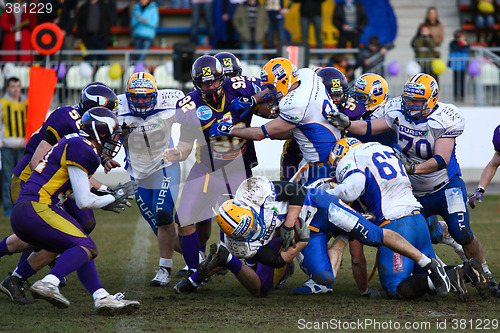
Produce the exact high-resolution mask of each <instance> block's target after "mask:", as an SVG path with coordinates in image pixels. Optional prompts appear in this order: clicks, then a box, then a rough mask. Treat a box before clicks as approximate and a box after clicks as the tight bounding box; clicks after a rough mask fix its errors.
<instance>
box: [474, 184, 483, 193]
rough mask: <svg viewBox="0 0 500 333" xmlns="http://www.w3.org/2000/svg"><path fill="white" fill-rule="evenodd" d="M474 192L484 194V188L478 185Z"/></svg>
mask: <svg viewBox="0 0 500 333" xmlns="http://www.w3.org/2000/svg"><path fill="white" fill-rule="evenodd" d="M476 191H477V192H481V193H483V194H484V187H482V186H481V185H478V187H477V188H476Z"/></svg>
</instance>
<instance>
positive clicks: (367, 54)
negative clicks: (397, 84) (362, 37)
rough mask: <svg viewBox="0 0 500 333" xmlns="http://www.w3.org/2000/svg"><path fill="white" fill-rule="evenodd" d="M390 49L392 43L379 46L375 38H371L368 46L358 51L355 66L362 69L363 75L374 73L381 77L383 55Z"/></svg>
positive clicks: (382, 72) (382, 74)
mask: <svg viewBox="0 0 500 333" xmlns="http://www.w3.org/2000/svg"><path fill="white" fill-rule="evenodd" d="M392 47H393V44H392V43H387V44H385V45H381V44H380V40H379V38H378V37H377V36H371V37H370V40H369V42H368V44H366V45H365V46H364V47H362V48H361V49H360V50H359V53H358V58H357V66H358V67H359V66H361V67H362V68H363V73H375V74H378V75H380V76H382V77H383V76H384V59H385V54H386V53H387V50H388V49H390V48H392Z"/></svg>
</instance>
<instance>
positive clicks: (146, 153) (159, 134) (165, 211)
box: [117, 72, 184, 286]
mask: <svg viewBox="0 0 500 333" xmlns="http://www.w3.org/2000/svg"><path fill="white" fill-rule="evenodd" d="M183 97H184V93H183V92H182V91H180V90H176V89H162V90H158V89H157V86H156V80H155V78H154V77H153V75H151V74H150V73H146V72H137V73H134V74H132V75H131V76H130V78H129V80H128V82H127V89H126V91H125V94H122V95H118V114H117V115H118V121H119V123H120V125H121V126H122V132H123V133H122V140H123V145H124V147H125V153H126V164H125V169H126V170H127V172H128V174H129V175H130V178H131V179H132V180H135V181H136V182H137V184H138V185H139V188H138V190H137V193H136V194H135V199H136V202H137V205H138V206H139V210H140V211H141V215H142V216H143V217H144V219H145V220H146V221H147V222H148V223H149V225H150V226H151V229H152V230H153V232H154V233H155V235H156V236H157V238H158V246H159V253H160V259H159V268H158V271H157V274H156V276H155V277H154V278H153V279H152V280H151V282H150V285H151V286H167V285H168V284H169V283H170V276H171V271H172V265H173V262H172V256H173V252H174V245H175V243H176V239H177V235H176V231H175V225H174V216H173V211H174V204H175V201H176V200H177V194H178V192H179V177H180V167H179V163H177V162H165V161H164V160H163V159H162V154H163V151H164V150H165V147H173V141H172V137H171V129H172V124H173V123H174V122H175V105H176V103H177V101H179V100H180V99H182V98H183Z"/></svg>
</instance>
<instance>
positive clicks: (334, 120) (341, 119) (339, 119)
mask: <svg viewBox="0 0 500 333" xmlns="http://www.w3.org/2000/svg"><path fill="white" fill-rule="evenodd" d="M326 119H327V120H328V122H329V123H330V124H332V125H333V126H335V127H336V128H338V129H341V130H345V129H347V128H348V127H349V126H351V120H350V119H349V117H348V116H346V115H345V114H343V113H342V112H328V114H327V115H326Z"/></svg>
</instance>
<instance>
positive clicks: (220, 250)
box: [197, 243, 229, 280]
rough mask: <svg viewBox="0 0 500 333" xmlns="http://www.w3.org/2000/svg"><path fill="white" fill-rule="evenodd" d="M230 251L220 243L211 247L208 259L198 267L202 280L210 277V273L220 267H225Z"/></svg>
mask: <svg viewBox="0 0 500 333" xmlns="http://www.w3.org/2000/svg"><path fill="white" fill-rule="evenodd" d="M228 257H229V250H228V249H227V248H226V247H225V246H224V245H221V244H220V243H214V244H212V245H210V253H209V254H208V257H207V258H206V259H205V260H204V261H203V262H202V263H200V264H199V265H198V271H197V272H198V276H199V277H200V279H201V280H205V279H207V278H208V277H209V276H210V272H211V271H212V270H213V269H214V268H217V267H219V266H221V267H225V266H226V262H227V258H228Z"/></svg>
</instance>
